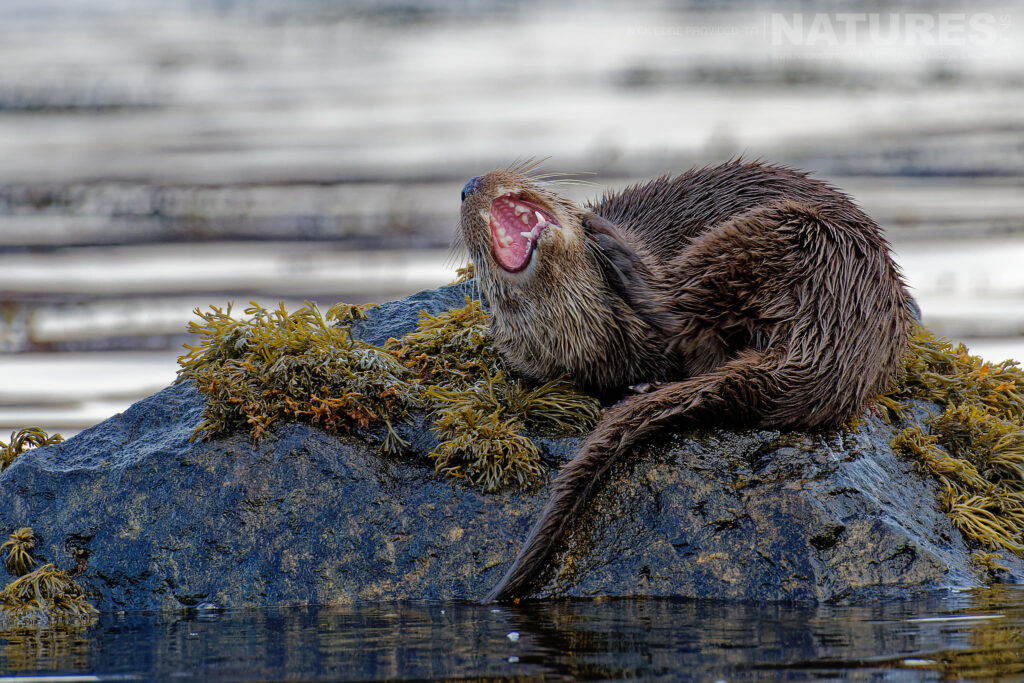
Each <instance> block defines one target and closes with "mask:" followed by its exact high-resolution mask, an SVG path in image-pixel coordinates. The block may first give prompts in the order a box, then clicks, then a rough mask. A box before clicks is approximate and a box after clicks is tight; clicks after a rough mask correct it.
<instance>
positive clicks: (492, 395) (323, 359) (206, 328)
mask: <svg viewBox="0 0 1024 683" xmlns="http://www.w3.org/2000/svg"><path fill="white" fill-rule="evenodd" d="M367 308H368V307H366V306H350V305H348V304H338V305H336V306H334V307H332V308H331V309H330V310H329V311H328V314H327V316H322V315H320V313H319V311H318V310H317V308H316V306H315V305H313V304H310V303H307V304H306V306H305V307H303V308H302V309H300V310H298V311H296V312H294V313H288V312H287V311H286V310H285V309H284V307H283V306H281V307H279V308H278V309H276V310H274V311H269V310H267V309H264V308H262V307H261V306H259V305H258V304H256V303H252V304H251V305H250V307H249V308H247V309H246V310H245V316H246V317H243V318H235V317H233V316H232V314H231V307H230V306H228V308H227V309H226V310H224V309H220V308H216V307H211V310H210V311H209V312H206V313H203V312H200V311H198V310H197V311H196V313H197V315H198V316H199V317H200V319H201V320H200V322H193V323H191V324H190V326H189V331H190V332H192V333H194V334H197V335H198V336H199V338H200V340H199V343H198V344H196V345H189V346H187V348H188V349H189V353H187V354H185V355H184V356H182V357H181V358H180V359H179V363H180V364H181V370H179V373H178V374H179V381H180V380H185V379H190V380H192V381H194V382H195V384H196V386H197V387H198V388H199V389H200V390H201V391H202V392H203V393H204V394H206V396H207V403H206V408H205V411H204V413H203V422H202V423H201V424H200V426H199V428H198V430H197V432H196V434H195V436H194V437H193V438H195V437H199V436H213V435H216V434H221V433H224V432H226V431H228V430H231V429H235V428H238V427H243V426H244V427H246V428H248V429H249V432H250V435H251V437H252V438H253V439H258V438H260V437H262V436H263V435H265V434H266V433H267V431H268V430H269V429H271V427H272V426H273V425H274V424H276V423H278V422H280V421H283V420H300V421H304V422H309V423H311V424H315V425H317V426H320V427H323V428H325V429H329V430H331V431H335V432H342V433H347V432H350V431H351V430H352V429H355V428H367V427H370V426H372V425H375V424H383V425H384V426H385V427H386V429H387V435H386V437H385V439H384V442H383V445H382V447H383V449H384V450H385V451H386V452H390V453H394V452H397V451H400V450H403V449H405V448H407V447H408V444H407V443H406V442H405V441H403V440H402V439H401V437H399V435H398V434H397V432H396V431H395V429H394V425H395V424H397V423H399V422H402V421H403V420H405V419H407V417H408V414H409V413H410V412H411V411H422V412H426V413H428V414H430V415H432V416H433V417H434V419H435V427H434V430H435V433H437V434H438V435H439V436H440V438H441V439H442V442H441V443H440V445H439V446H438V447H437V449H435V450H434V451H433V452H432V453H430V454H429V457H430V458H431V459H432V460H433V461H434V466H435V471H436V472H438V473H439V474H442V475H445V476H449V477H452V478H456V479H461V480H464V481H467V482H468V483H470V484H472V485H475V486H479V487H482V488H484V489H485V490H488V491H496V490H498V489H501V488H504V487H506V486H520V487H526V486H530V485H532V484H534V483H535V482H537V481H539V480H540V479H541V477H542V476H543V472H544V470H543V468H542V467H541V465H540V453H539V450H538V449H537V447H536V446H535V445H534V444H533V442H532V441H530V439H529V438H528V437H526V436H525V435H524V434H523V433H522V430H523V429H525V428H533V429H542V430H549V431H553V432H556V433H566V434H569V433H577V434H578V433H583V432H585V431H587V430H589V429H590V428H591V427H593V425H594V424H595V423H596V421H597V418H598V417H599V415H600V411H599V404H598V402H597V400H596V399H593V398H591V397H589V396H586V395H584V394H581V393H579V392H578V391H576V390H575V389H574V388H573V387H572V385H571V384H569V383H568V382H566V381H565V380H556V381H553V382H548V383H547V384H544V385H542V386H540V387H529V386H527V385H526V384H524V383H523V382H522V381H520V380H518V379H510V378H508V371H507V369H506V368H505V366H504V363H503V362H502V360H501V358H500V357H499V356H498V354H497V352H496V351H495V349H494V347H493V346H492V345H491V342H490V339H489V338H488V336H487V332H486V325H487V317H488V316H487V313H486V311H485V310H484V308H483V305H482V304H481V302H480V301H479V300H473V299H469V298H468V297H467V299H466V305H465V306H463V307H462V308H454V309H451V310H449V311H445V312H444V313H441V314H438V315H431V314H429V313H426V312H421V313H420V318H421V320H420V322H419V324H418V326H417V329H416V330H414V331H413V332H410V333H409V334H406V335H405V336H403V337H402V338H401V339H390V340H388V341H387V343H386V344H385V345H384V346H383V347H378V346H373V345H371V344H367V343H366V342H363V341H360V340H357V339H355V338H354V337H353V335H352V333H351V330H350V323H351V321H353V320H357V319H361V318H364V317H366V310H367Z"/></svg>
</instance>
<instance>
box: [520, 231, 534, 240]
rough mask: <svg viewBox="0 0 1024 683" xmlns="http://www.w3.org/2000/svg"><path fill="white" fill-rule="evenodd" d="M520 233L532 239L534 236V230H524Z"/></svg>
mask: <svg viewBox="0 0 1024 683" xmlns="http://www.w3.org/2000/svg"><path fill="white" fill-rule="evenodd" d="M519 234H520V235H522V236H523V237H525V238H526V239H532V238H533V231H532V230H523V231H522V232H521V233H519Z"/></svg>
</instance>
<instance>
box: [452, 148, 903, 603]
mask: <svg viewBox="0 0 1024 683" xmlns="http://www.w3.org/2000/svg"><path fill="white" fill-rule="evenodd" d="M531 170H532V169H531V168H529V167H527V166H523V165H520V166H514V167H510V168H508V169H505V170H497V171H492V172H490V173H487V174H485V175H483V176H478V177H476V178H473V179H471V180H470V181H469V182H468V183H466V185H465V187H464V188H463V191H462V208H461V217H460V227H459V231H458V235H457V241H461V242H462V244H463V245H464V247H465V248H466V249H467V250H468V252H469V255H470V258H471V259H472V261H473V264H474V266H475V272H476V277H477V280H478V283H479V287H480V289H481V290H482V293H483V294H484V296H485V297H486V300H487V302H488V304H489V306H490V311H491V316H492V317H491V320H490V323H489V325H490V328H489V331H490V334H491V336H492V338H493V342H494V344H495V346H496V348H497V349H498V351H499V353H500V354H501V356H502V357H503V358H504V359H505V361H506V362H507V363H508V365H509V366H511V368H512V369H513V370H515V371H516V372H518V373H519V374H521V375H523V376H525V377H528V378H531V379H534V380H548V379H553V378H555V377H559V376H563V375H568V376H569V377H570V378H571V379H572V380H573V381H574V382H575V383H576V384H577V386H579V387H580V388H581V389H583V390H585V391H588V392H591V393H594V394H597V395H599V396H601V397H602V398H604V399H605V400H606V401H609V402H610V401H611V400H612V399H615V398H621V400H620V401H619V402H618V403H617V404H615V405H613V406H612V407H610V408H608V409H607V410H606V411H605V413H604V415H603V416H602V418H601V420H600V421H599V423H598V425H597V426H596V428H595V429H594V431H593V432H592V433H591V434H590V435H589V437H587V438H586V440H585V442H584V443H583V445H582V447H581V448H580V449H579V451H578V452H577V454H576V455H575V456H574V457H573V459H572V460H571V461H570V462H569V463H568V464H566V465H565V466H564V467H563V468H562V469H561V470H560V472H559V473H558V475H557V476H556V478H555V481H554V483H553V492H552V494H551V497H550V499H549V500H548V502H547V504H546V505H545V507H544V508H543V510H542V512H541V514H540V516H539V518H538V519H537V521H536V523H535V524H534V526H533V528H532V530H531V531H530V533H529V535H528V537H527V539H526V541H525V543H524V545H523V547H522V549H521V550H520V552H519V554H518V555H517V557H516V558H515V560H514V562H513V563H512V565H511V566H510V568H509V569H508V570H507V572H506V573H505V575H504V577H503V578H502V579H501V581H500V582H499V583H498V584H497V585H496V586H495V588H494V589H493V590H492V591H491V592H490V594H489V595H488V596H487V597H486V600H487V601H498V600H504V599H509V598H513V597H516V596H518V595H520V594H521V593H522V592H523V591H524V590H525V588H526V587H527V585H528V584H529V582H530V580H531V579H532V578H533V577H534V575H535V574H536V573H537V571H538V570H539V569H540V568H541V567H542V566H543V565H544V564H545V562H546V561H547V559H548V557H549V556H550V554H551V552H552V551H553V549H554V547H555V546H556V544H557V542H558V541H559V539H560V538H561V536H562V534H563V532H564V530H565V529H566V525H567V523H568V522H569V521H570V519H571V518H572V517H573V514H574V512H575V511H576V510H577V509H579V507H580V505H581V504H582V503H583V502H584V501H586V500H587V499H588V496H589V494H590V493H591V492H592V490H593V489H594V487H595V486H596V485H597V483H598V482H599V481H600V480H601V478H602V476H603V475H604V474H605V473H606V472H607V471H608V470H609V468H610V467H611V466H612V465H613V464H614V463H615V462H617V461H618V460H619V459H620V458H621V457H622V456H623V454H625V453H627V452H629V451H630V450H631V449H632V448H634V447H635V446H637V445H638V444H639V443H641V442H642V441H643V440H645V439H647V438H649V437H650V436H651V435H652V434H654V433H655V432H657V431H658V430H662V429H665V428H668V427H673V428H675V427H686V426H688V425H697V424H714V425H718V426H725V427H763V428H770V429H780V430H796V429H799V430H810V429H816V428H827V427H835V426H838V425H840V424H841V423H843V422H844V421H846V420H848V419H849V418H850V417H851V416H853V415H854V414H855V413H857V411H859V410H861V409H862V408H863V407H864V406H865V404H866V402H867V401H868V400H869V399H870V398H871V397H873V396H875V395H877V394H879V393H882V392H884V391H885V390H886V389H887V388H888V387H889V385H890V383H891V382H892V381H893V379H894V377H895V375H896V373H897V370H898V368H899V367H900V364H901V359H902V357H903V355H904V352H905V350H906V348H907V340H908V335H909V333H910V329H911V326H912V323H913V319H914V318H915V317H917V316H916V315H915V309H916V302H914V301H913V299H912V298H911V296H910V295H909V293H908V292H907V288H906V285H905V283H904V281H903V278H902V276H901V274H900V271H899V269H898V268H897V266H896V264H895V263H894V262H893V259H892V255H891V250H890V247H889V244H888V243H887V241H886V240H885V238H884V237H883V235H882V233H881V230H880V228H879V227H878V226H877V225H876V224H875V223H874V222H873V221H872V220H871V219H870V218H869V217H868V216H867V215H865V214H864V213H863V212H862V211H861V210H860V209H859V208H858V207H857V206H856V205H855V204H854V202H853V201H852V200H851V199H850V198H849V197H848V196H846V195H845V194H843V193H842V192H840V191H839V190H837V189H836V188H834V187H832V186H831V185H829V184H827V183H825V182H823V181H820V180H817V179H814V178H812V177H810V176H809V175H808V173H806V172H803V171H799V170H796V169H792V168H789V167H786V166H781V165H773V164H767V163H761V162H746V161H743V160H733V161H730V162H727V163H725V164H722V165H719V166H709V167H704V168H695V169H692V170H690V171H687V172H685V173H682V174H681V175H677V176H670V175H665V176H662V177H659V178H655V179H654V180H651V181H649V182H645V183H642V184H636V185H632V186H630V187H627V188H626V189H624V190H622V191H621V192H614V193H613V192H609V193H606V194H604V196H603V197H601V198H600V199H599V200H598V201H596V202H592V203H589V204H587V205H585V206H577V205H575V204H574V203H572V202H571V201H569V200H567V199H565V198H563V197H561V196H559V195H558V194H557V193H555V192H554V191H553V190H552V189H551V187H550V183H548V182H546V181H545V180H543V179H542V178H539V177H536V176H531ZM631 389H632V391H631ZM623 396H625V398H622V397H623Z"/></svg>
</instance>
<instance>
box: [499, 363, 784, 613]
mask: <svg viewBox="0 0 1024 683" xmlns="http://www.w3.org/2000/svg"><path fill="white" fill-rule="evenodd" d="M784 358H785V353H784V352H783V351H782V350H781V349H773V350H769V351H747V352H745V353H743V354H741V355H740V356H738V357H737V358H735V359H733V360H732V361H730V362H728V363H725V364H724V365H722V366H721V367H719V368H718V369H716V370H715V371H713V372H710V373H707V374H705V375H700V376H698V377H693V378H691V379H687V380H684V381H682V382H674V383H672V384H667V385H665V386H663V387H660V388H659V389H657V390H655V391H653V392H651V393H649V394H642V395H638V396H633V397H631V398H629V399H627V400H625V401H623V402H622V403H620V404H619V405H617V406H615V407H614V408H612V409H611V410H609V411H608V412H607V413H606V414H605V416H604V418H603V419H602V420H601V422H600V423H599V424H598V425H597V428H596V429H595V430H594V432H593V433H592V434H591V435H590V437H589V438H588V439H587V441H586V443H585V444H584V445H583V447H582V448H581V449H580V451H579V453H577V454H576V456H575V457H574V458H573V459H572V461H571V462H569V464H568V465H566V466H565V467H563V468H562V471H561V472H559V473H558V476H557V477H556V479H555V482H554V490H553V491H552V494H551V498H550V499H549V500H548V503H547V505H545V506H544V509H543V510H542V511H541V513H540V517H539V518H538V519H537V521H536V523H534V525H533V529H532V530H531V531H530V535H529V536H528V537H527V539H526V542H525V543H524V544H523V547H522V549H521V550H520V551H519V555H518V556H516V559H515V561H514V562H513V563H512V566H511V567H510V568H509V569H508V571H507V572H505V576H504V577H502V579H501V581H499V582H498V585H497V586H495V587H494V589H493V590H491V592H490V593H489V594H488V595H487V598H486V601H487V602H494V601H499V600H506V599H509V598H512V597H515V596H516V595H517V594H519V593H521V592H522V590H523V589H524V587H525V586H526V584H527V583H528V582H529V581H530V579H531V578H533V576H534V574H536V572H537V571H538V570H539V569H540V568H541V567H542V566H543V565H544V564H545V562H546V561H547V559H548V557H549V556H550V555H551V552H552V551H553V550H554V548H555V545H556V544H557V543H558V541H559V539H560V538H561V537H562V534H563V533H564V531H565V528H566V526H567V525H568V523H569V521H570V520H571V519H572V517H573V515H574V513H575V512H576V510H577V509H579V507H580V506H581V505H582V504H583V503H584V502H585V501H586V500H587V498H589V496H590V493H591V492H592V491H593V489H594V486H595V485H596V484H597V482H598V481H599V480H600V479H601V477H602V476H603V475H604V474H605V473H606V472H607V471H608V470H609V468H611V466H612V465H614V464H615V463H616V462H617V461H618V459H619V458H620V456H622V455H623V454H624V453H626V452H628V451H629V450H630V449H631V448H632V447H633V446H634V445H636V444H637V443H638V442H640V441H641V440H643V439H644V438H645V437H647V436H649V435H650V434H651V433H652V432H655V431H657V430H659V429H660V428H662V427H665V426H667V425H672V426H685V425H687V424H693V423H695V422H699V421H701V420H705V419H706V418H708V417H714V420H715V423H716V424H723V423H725V424H729V423H731V424H734V425H735V424H739V423H751V422H753V423H763V422H764V418H765V417H766V416H767V415H766V413H767V412H768V411H769V410H771V408H772V407H773V406H772V405H771V404H772V403H774V400H773V399H774V398H775V397H777V396H778V395H779V387H780V385H782V386H785V385H786V384H787V383H790V384H791V382H792V380H793V379H794V378H793V377H792V375H791V369H790V371H787V364H786V362H785V360H784ZM784 375H790V377H785V376H784ZM787 379H788V380H790V381H789V382H787ZM780 426H782V425H780Z"/></svg>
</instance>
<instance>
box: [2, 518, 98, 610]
mask: <svg viewBox="0 0 1024 683" xmlns="http://www.w3.org/2000/svg"><path fill="white" fill-rule="evenodd" d="M35 541H36V538H35V534H34V533H33V531H32V529H31V528H29V527H22V528H20V529H17V530H16V531H15V532H14V533H13V534H11V537H10V539H8V541H7V542H6V543H4V544H3V545H2V546H0V553H3V552H5V551H6V552H7V557H6V559H5V564H6V565H7V570H8V571H9V572H10V573H11V574H13V575H15V576H17V577H18V578H16V579H15V580H14V581H12V582H11V583H10V584H8V586H7V587H6V588H4V589H3V590H2V591H0V623H3V622H5V621H6V620H9V619H11V618H12V617H13V618H14V620H15V621H25V620H39V619H42V620H45V621H47V622H54V621H56V622H59V623H69V622H72V623H79V622H82V621H90V620H91V619H92V618H93V617H94V616H95V615H96V614H98V611H97V610H96V608H95V607H93V606H92V605H90V604H89V602H88V601H87V600H86V599H85V594H84V592H83V591H82V587H81V586H79V585H78V583H77V582H76V581H75V580H74V579H72V578H71V577H70V576H68V575H67V574H66V573H65V572H63V571H61V570H60V569H57V567H56V566H55V565H53V564H44V565H43V566H42V567H39V568H38V569H35V570H33V569H32V567H33V566H34V565H35V564H36V560H35V558H34V557H33V556H32V549H33V548H34V547H35Z"/></svg>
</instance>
